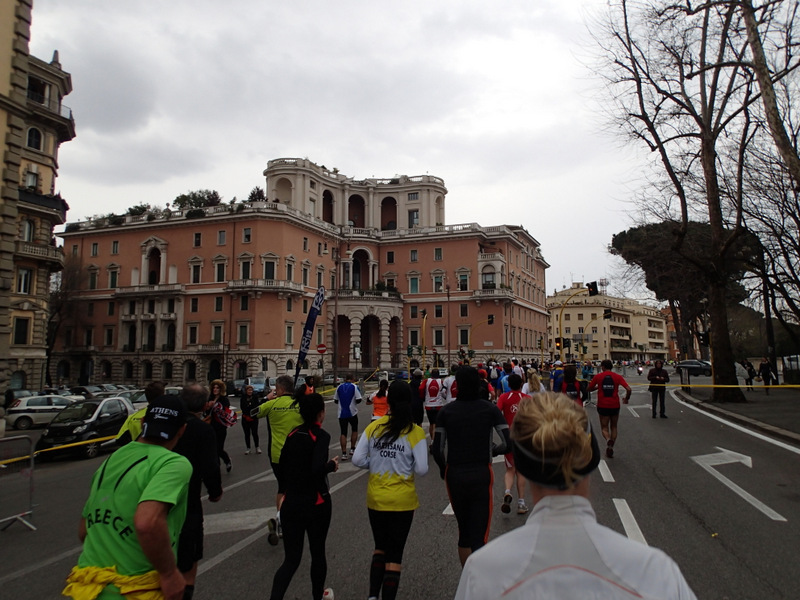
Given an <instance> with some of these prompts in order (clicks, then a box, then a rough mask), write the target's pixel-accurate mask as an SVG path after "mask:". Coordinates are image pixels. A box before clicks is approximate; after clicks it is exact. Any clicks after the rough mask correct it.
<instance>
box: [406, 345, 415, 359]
mask: <svg viewBox="0 0 800 600" xmlns="http://www.w3.org/2000/svg"><path fill="white" fill-rule="evenodd" d="M406 352H407V353H408V356H409V357H410V356H413V354H414V346H409V347H408V349H407V350H406Z"/></svg>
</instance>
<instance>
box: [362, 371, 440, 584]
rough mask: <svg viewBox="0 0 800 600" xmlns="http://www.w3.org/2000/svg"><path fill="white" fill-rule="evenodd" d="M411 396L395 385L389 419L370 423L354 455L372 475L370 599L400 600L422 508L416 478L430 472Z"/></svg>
mask: <svg viewBox="0 0 800 600" xmlns="http://www.w3.org/2000/svg"><path fill="white" fill-rule="evenodd" d="M412 393H413V392H412V389H411V387H410V386H409V385H408V384H407V383H406V382H405V381H401V380H395V381H393V382H392V384H391V385H390V386H389V390H388V395H387V399H388V404H389V412H388V414H387V415H386V416H383V417H381V418H380V419H378V420H377V421H373V422H372V423H370V425H369V426H368V427H367V428H366V429H365V430H364V433H363V434H362V435H361V438H360V439H359V440H358V445H357V446H356V451H355V453H354V454H353V464H354V465H355V466H356V467H360V468H362V469H369V482H368V483H367V512H368V514H369V524H370V526H371V528H372V537H373V539H374V541H375V550H374V552H373V554H372V563H371V566H370V572H369V597H370V598H371V599H377V598H378V597H379V596H380V597H381V598H382V599H383V600H394V599H395V598H396V597H397V588H398V585H399V584H400V570H401V568H402V564H401V563H402V561H403V550H404V549H405V545H406V540H407V539H408V533H409V531H410V530H411V522H412V520H413V518H414V511H415V510H416V509H417V508H418V507H419V499H418V498H417V490H416V486H415V477H416V476H422V475H425V474H426V473H427V472H428V448H427V444H426V442H425V431H423V429H422V428H421V427H420V426H419V425H416V424H415V423H414V419H413V417H412V414H411V397H412Z"/></svg>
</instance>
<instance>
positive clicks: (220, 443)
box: [208, 379, 233, 473]
mask: <svg viewBox="0 0 800 600" xmlns="http://www.w3.org/2000/svg"><path fill="white" fill-rule="evenodd" d="M208 401H209V402H213V404H212V405H211V413H210V420H209V422H210V423H211V427H213V428H214V434H215V435H216V436H217V456H219V458H220V460H222V462H223V463H225V470H226V471H227V472H228V473H230V472H231V468H232V467H233V465H232V464H231V457H230V456H228V453H227V452H225V438H227V437H228V426H227V425H225V424H224V423H222V422H221V421H220V420H219V418H218V417H217V416H216V414H215V412H216V411H217V410H219V407H217V405H218V404H219V405H220V407H222V408H224V409H225V410H227V409H229V408H230V406H231V402H230V400H228V394H227V388H226V387H225V383H224V382H223V381H222V380H221V379H215V380H214V381H212V382H211V395H210V396H209V397H208Z"/></svg>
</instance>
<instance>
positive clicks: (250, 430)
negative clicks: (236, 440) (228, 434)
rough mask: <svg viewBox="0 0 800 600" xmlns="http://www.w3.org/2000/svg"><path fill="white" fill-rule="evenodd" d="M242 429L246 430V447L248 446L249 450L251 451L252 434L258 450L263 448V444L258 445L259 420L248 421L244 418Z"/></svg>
mask: <svg viewBox="0 0 800 600" xmlns="http://www.w3.org/2000/svg"><path fill="white" fill-rule="evenodd" d="M242 429H244V445H245V446H247V449H248V450H250V435H251V434H252V436H253V444H255V446H256V448H258V447H259V446H261V444H259V443H258V419H253V420H252V421H248V420H247V419H245V418H244V417H242Z"/></svg>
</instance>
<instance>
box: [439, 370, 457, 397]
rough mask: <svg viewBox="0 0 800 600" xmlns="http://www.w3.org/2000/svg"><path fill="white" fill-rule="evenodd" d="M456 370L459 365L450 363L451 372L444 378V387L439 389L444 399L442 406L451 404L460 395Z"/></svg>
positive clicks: (440, 395)
mask: <svg viewBox="0 0 800 600" xmlns="http://www.w3.org/2000/svg"><path fill="white" fill-rule="evenodd" d="M456 371H458V365H450V374H449V375H448V376H447V377H445V378H444V379H443V380H442V389H441V390H439V399H440V400H441V401H442V406H444V405H445V404H450V403H451V402H452V401H453V400H455V399H456V396H458V386H457V385H456Z"/></svg>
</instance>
